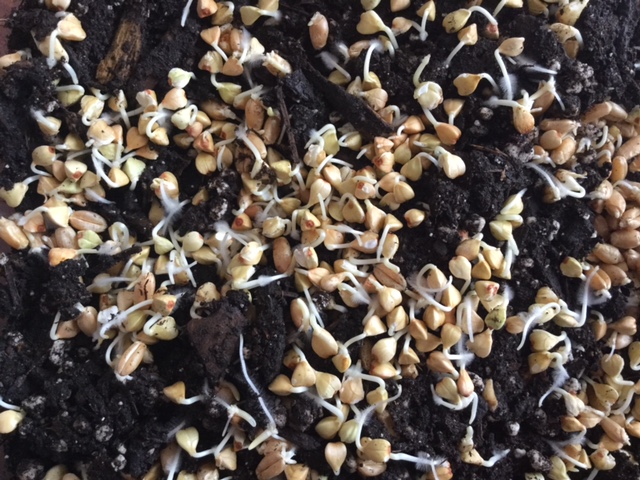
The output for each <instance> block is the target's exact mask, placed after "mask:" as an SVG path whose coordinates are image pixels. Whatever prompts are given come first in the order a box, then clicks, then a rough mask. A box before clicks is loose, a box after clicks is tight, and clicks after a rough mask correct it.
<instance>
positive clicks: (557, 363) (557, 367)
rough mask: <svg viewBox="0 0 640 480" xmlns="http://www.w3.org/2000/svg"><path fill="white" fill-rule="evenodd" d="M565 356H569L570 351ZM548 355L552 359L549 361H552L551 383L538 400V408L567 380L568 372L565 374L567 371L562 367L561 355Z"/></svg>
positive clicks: (556, 353)
mask: <svg viewBox="0 0 640 480" xmlns="http://www.w3.org/2000/svg"><path fill="white" fill-rule="evenodd" d="M570 345H571V344H569V346H570ZM567 354H569V355H570V354H571V350H569V352H567ZM549 355H550V356H551V357H552V360H551V361H552V368H553V374H552V375H551V378H552V379H553V383H552V384H551V387H550V388H549V390H547V391H546V392H545V393H544V394H543V395H542V396H541V397H540V400H539V401H538V406H542V403H543V402H544V400H545V399H546V398H547V397H548V396H549V395H550V394H551V393H552V392H554V391H556V389H558V388H559V387H560V386H561V385H564V382H566V381H567V380H568V379H569V372H567V370H566V369H565V368H564V365H563V361H564V358H563V356H562V354H560V353H558V352H552V353H550V354H549Z"/></svg>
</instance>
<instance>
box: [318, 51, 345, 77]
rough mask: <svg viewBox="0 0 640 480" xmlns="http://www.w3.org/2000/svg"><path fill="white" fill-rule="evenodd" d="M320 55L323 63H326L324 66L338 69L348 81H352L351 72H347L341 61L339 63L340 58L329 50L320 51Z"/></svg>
mask: <svg viewBox="0 0 640 480" xmlns="http://www.w3.org/2000/svg"><path fill="white" fill-rule="evenodd" d="M318 57H319V58H320V60H322V63H324V66H325V67H327V68H332V69H334V70H337V71H338V72H340V73H341V74H342V76H343V77H344V78H345V81H346V82H350V81H351V74H350V73H349V72H347V71H346V70H345V69H344V68H343V67H342V66H341V65H340V64H339V63H338V59H337V58H336V57H335V56H334V55H332V54H330V53H329V52H320V53H319V54H318Z"/></svg>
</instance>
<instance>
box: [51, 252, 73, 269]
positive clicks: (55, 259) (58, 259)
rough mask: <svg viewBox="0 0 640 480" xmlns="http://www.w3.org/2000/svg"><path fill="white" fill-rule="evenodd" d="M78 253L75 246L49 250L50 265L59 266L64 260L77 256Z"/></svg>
mask: <svg viewBox="0 0 640 480" xmlns="http://www.w3.org/2000/svg"><path fill="white" fill-rule="evenodd" d="M76 255H77V252H76V250H75V249H73V248H52V249H51V250H49V265H51V266H52V267H55V266H58V265H60V264H61V263H62V262H66V261H67V260H72V259H74V258H76Z"/></svg>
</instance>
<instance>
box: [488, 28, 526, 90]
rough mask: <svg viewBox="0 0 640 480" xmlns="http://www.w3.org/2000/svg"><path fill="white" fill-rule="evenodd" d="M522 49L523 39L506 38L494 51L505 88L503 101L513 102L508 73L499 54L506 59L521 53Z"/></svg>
mask: <svg viewBox="0 0 640 480" xmlns="http://www.w3.org/2000/svg"><path fill="white" fill-rule="evenodd" d="M523 49H524V38H522V37H517V38H515V37H514V38H508V39H506V40H505V41H504V42H502V44H500V46H499V47H498V48H496V50H495V51H494V56H495V57H496V61H497V62H498V66H499V67H500V70H501V71H502V80H503V82H504V86H505V99H506V100H513V89H512V85H511V79H510V77H509V72H508V71H507V66H506V65H505V64H504V61H503V60H502V57H501V56H500V54H502V55H505V56H508V57H516V56H518V55H520V54H521V53H522V51H523Z"/></svg>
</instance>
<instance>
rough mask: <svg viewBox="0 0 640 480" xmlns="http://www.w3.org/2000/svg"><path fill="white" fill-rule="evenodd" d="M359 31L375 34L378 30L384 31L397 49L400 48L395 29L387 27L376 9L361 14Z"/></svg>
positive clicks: (363, 33)
mask: <svg viewBox="0 0 640 480" xmlns="http://www.w3.org/2000/svg"><path fill="white" fill-rule="evenodd" d="M356 29H357V30H358V33H361V34H362V35H373V34H376V33H378V32H384V33H385V34H386V35H387V36H388V37H389V40H390V41H391V45H392V46H393V48H394V49H395V50H397V49H398V41H397V40H396V36H395V34H394V33H393V30H392V29H391V28H389V27H387V26H386V25H385V24H384V22H383V21H382V19H381V18H380V16H379V15H378V14H377V13H376V12H375V10H369V11H367V12H364V13H363V14H362V15H360V22H358V25H357V26H356Z"/></svg>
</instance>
